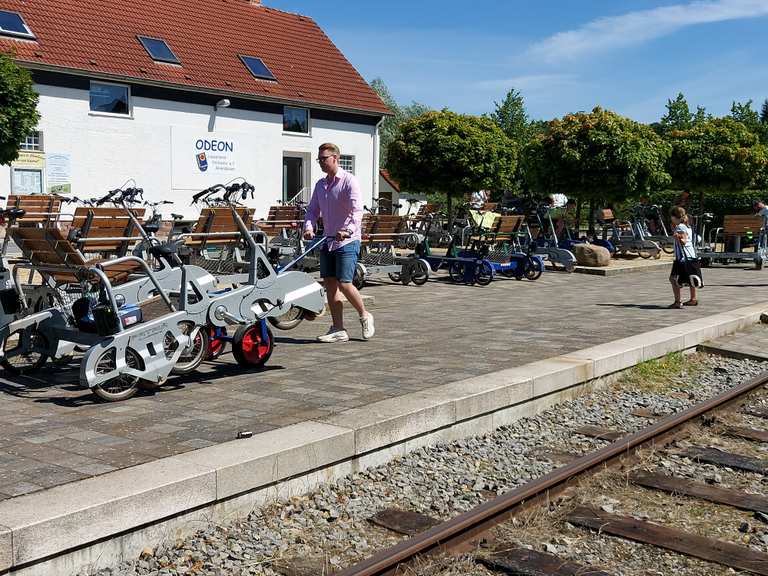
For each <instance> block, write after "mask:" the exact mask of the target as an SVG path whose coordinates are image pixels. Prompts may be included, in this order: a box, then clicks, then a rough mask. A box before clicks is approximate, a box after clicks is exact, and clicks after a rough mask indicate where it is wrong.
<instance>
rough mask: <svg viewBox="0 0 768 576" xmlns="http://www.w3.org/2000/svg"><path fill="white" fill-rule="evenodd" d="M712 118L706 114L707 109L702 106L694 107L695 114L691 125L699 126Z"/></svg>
mask: <svg viewBox="0 0 768 576" xmlns="http://www.w3.org/2000/svg"><path fill="white" fill-rule="evenodd" d="M710 118H712V115H711V114H707V109H706V108H704V106H696V114H694V115H693V125H694V126H695V125H696V124H701V123H702V122H706V121H707V120H709V119H710Z"/></svg>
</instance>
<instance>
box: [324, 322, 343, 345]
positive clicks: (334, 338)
mask: <svg viewBox="0 0 768 576" xmlns="http://www.w3.org/2000/svg"><path fill="white" fill-rule="evenodd" d="M347 340H349V334H347V331H346V330H337V329H336V328H334V327H333V326H331V327H330V328H329V329H328V332H326V333H325V334H323V335H322V336H318V337H317V341H318V342H324V343H326V344H332V343H334V342H346V341H347Z"/></svg>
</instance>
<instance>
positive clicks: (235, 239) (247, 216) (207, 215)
mask: <svg viewBox="0 0 768 576" xmlns="http://www.w3.org/2000/svg"><path fill="white" fill-rule="evenodd" d="M236 210H237V215H238V216H240V218H241V219H242V220H243V222H244V223H245V225H246V227H248V228H250V226H251V223H252V221H253V210H252V209H251V208H247V207H245V206H239V207H237V209H236ZM209 234H214V235H213V236H208V235H209ZM240 240H241V235H240V229H239V228H238V227H237V222H235V218H234V216H233V215H232V210H231V209H230V208H228V207H222V208H203V210H202V212H200V217H199V218H198V219H197V224H195V227H194V229H193V231H192V233H191V234H189V235H187V236H186V237H185V239H184V244H185V245H186V246H189V247H191V248H194V249H196V250H204V249H207V248H217V249H221V248H229V247H232V246H234V245H236V244H238V243H239V242H240Z"/></svg>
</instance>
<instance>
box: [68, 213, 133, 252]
mask: <svg viewBox="0 0 768 576" xmlns="http://www.w3.org/2000/svg"><path fill="white" fill-rule="evenodd" d="M133 213H134V215H135V216H136V218H137V219H138V220H139V222H141V221H143V219H144V213H145V209H144V208H135V209H133ZM71 229H72V230H78V231H79V235H78V241H77V245H78V246H79V247H80V248H81V250H82V251H83V252H84V253H88V254H90V253H98V254H101V255H102V256H104V257H107V256H113V257H114V256H117V257H120V256H125V255H126V253H127V252H128V248H129V247H130V246H131V245H132V244H133V242H134V240H113V239H112V238H135V239H136V240H138V239H139V238H140V235H139V231H138V230H137V229H136V226H135V225H134V223H133V222H132V221H131V219H130V218H129V217H128V216H127V215H126V213H125V210H124V209H123V208H106V207H104V208H102V207H88V206H80V207H78V208H75V214H74V216H73V217H72V226H71Z"/></svg>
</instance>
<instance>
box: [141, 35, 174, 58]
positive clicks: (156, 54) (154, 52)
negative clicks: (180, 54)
mask: <svg viewBox="0 0 768 576" xmlns="http://www.w3.org/2000/svg"><path fill="white" fill-rule="evenodd" d="M137 38H138V39H139V42H141V45H142V46H144V50H146V51H147V54H149V55H150V57H151V58H152V60H154V61H155V62H167V63H169V64H181V62H180V61H179V59H178V58H177V57H176V54H174V53H173V50H171V48H170V46H168V43H167V42H166V41H165V40H162V39H160V38H150V37H148V36H137Z"/></svg>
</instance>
